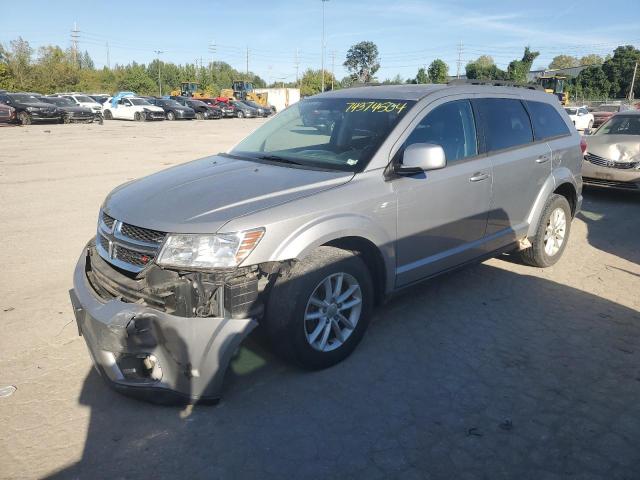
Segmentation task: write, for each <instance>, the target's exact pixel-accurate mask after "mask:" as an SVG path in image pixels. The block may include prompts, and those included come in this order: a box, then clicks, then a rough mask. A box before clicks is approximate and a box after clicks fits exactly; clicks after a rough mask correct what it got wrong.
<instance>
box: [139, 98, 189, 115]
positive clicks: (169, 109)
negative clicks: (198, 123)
mask: <svg viewBox="0 0 640 480" xmlns="http://www.w3.org/2000/svg"><path fill="white" fill-rule="evenodd" d="M147 101H148V102H149V103H150V104H151V105H155V106H156V107H160V108H162V109H163V110H164V114H165V116H166V117H167V120H178V119H187V120H191V119H194V118H196V112H195V110H194V109H193V108H191V107H185V106H184V105H182V104H180V103H178V102H176V101H175V100H172V99H170V98H154V97H151V98H147Z"/></svg>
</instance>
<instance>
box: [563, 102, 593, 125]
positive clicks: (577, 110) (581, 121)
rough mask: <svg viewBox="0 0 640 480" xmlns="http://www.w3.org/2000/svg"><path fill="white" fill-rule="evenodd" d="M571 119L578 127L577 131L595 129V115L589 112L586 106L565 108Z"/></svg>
mask: <svg viewBox="0 0 640 480" xmlns="http://www.w3.org/2000/svg"><path fill="white" fill-rule="evenodd" d="M564 111H565V112H567V115H569V118H570V119H571V121H572V122H573V124H574V125H575V127H576V130H584V129H585V128H593V114H592V113H591V112H589V110H588V109H587V107H586V106H582V107H565V108H564Z"/></svg>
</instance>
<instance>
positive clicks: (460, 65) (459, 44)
mask: <svg viewBox="0 0 640 480" xmlns="http://www.w3.org/2000/svg"><path fill="white" fill-rule="evenodd" d="M456 63H457V66H458V68H457V69H456V78H460V67H462V40H460V42H459V43H458V61H457V62H456Z"/></svg>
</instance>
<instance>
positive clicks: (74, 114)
mask: <svg viewBox="0 0 640 480" xmlns="http://www.w3.org/2000/svg"><path fill="white" fill-rule="evenodd" d="M37 98H38V100H42V101H43V102H46V103H50V104H51V105H55V106H56V107H58V108H59V109H60V110H62V112H63V113H62V122H63V123H75V122H84V123H93V122H99V123H102V112H101V111H100V110H98V111H94V110H92V109H91V108H87V107H78V106H77V105H76V104H75V103H74V102H73V101H71V100H69V99H68V98H66V97H37Z"/></svg>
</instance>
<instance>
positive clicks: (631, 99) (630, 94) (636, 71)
mask: <svg viewBox="0 0 640 480" xmlns="http://www.w3.org/2000/svg"><path fill="white" fill-rule="evenodd" d="M636 73H638V62H636V66H635V67H633V78H631V89H630V90H629V102H632V101H633V96H634V95H633V87H634V86H635V83H636Z"/></svg>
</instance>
